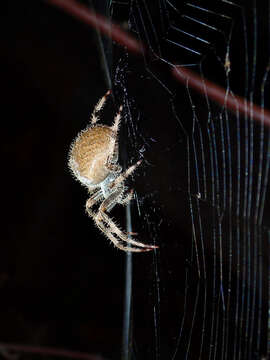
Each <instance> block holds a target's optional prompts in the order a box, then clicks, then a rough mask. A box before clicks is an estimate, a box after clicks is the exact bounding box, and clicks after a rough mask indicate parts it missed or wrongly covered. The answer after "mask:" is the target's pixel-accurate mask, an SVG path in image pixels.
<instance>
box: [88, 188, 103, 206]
mask: <svg viewBox="0 0 270 360" xmlns="http://www.w3.org/2000/svg"><path fill="white" fill-rule="evenodd" d="M102 197H103V193H102V190H98V191H97V192H95V193H94V194H93V195H92V196H91V197H90V198H89V199H88V200H87V201H86V205H85V206H86V209H87V208H91V207H92V206H93V205H95V203H97V202H98V201H100V200H101V199H102Z"/></svg>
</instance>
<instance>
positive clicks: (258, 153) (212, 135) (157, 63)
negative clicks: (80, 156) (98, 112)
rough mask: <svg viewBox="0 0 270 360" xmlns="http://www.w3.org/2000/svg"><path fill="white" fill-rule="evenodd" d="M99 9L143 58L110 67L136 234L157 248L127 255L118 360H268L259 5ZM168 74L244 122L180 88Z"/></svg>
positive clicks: (269, 150) (268, 143) (268, 150)
mask: <svg viewBox="0 0 270 360" xmlns="http://www.w3.org/2000/svg"><path fill="white" fill-rule="evenodd" d="M110 11H111V15H112V17H113V19H114V20H117V21H122V22H123V23H124V24H125V25H126V26H127V27H128V28H129V30H130V31H131V32H132V33H133V34H134V35H135V36H136V37H137V38H139V39H140V40H141V41H142V42H143V43H145V44H146V45H147V47H148V48H149V49H150V51H148V52H145V53H144V58H143V59H139V58H134V57H131V56H128V54H127V53H126V52H125V51H123V50H119V49H118V50H116V53H115V56H114V59H115V64H114V66H115V67H114V72H113V73H114V86H115V91H116V94H117V98H119V99H123V100H121V101H123V103H124V109H125V117H124V121H125V123H126V126H125V129H124V130H122V131H123V132H124V131H126V133H123V134H122V135H123V136H121V138H122V139H123V140H122V141H123V143H122V146H121V148H122V149H124V150H122V158H124V159H125V161H127V162H128V163H129V162H130V164H131V163H133V162H135V161H136V160H137V159H138V158H143V159H144V165H143V166H142V167H141V170H140V171H138V173H139V174H140V175H138V176H137V177H136V179H135V182H136V191H137V197H136V199H137V202H136V205H134V207H133V208H132V219H133V220H132V221H133V227H134V231H138V232H139V236H140V240H144V241H145V242H147V241H148V242H149V243H151V244H158V245H159V246H160V249H159V250H158V251H156V252H153V253H151V254H148V255H146V256H136V257H133V264H134V266H133V305H132V309H133V325H132V336H131V338H132V339H131V342H132V346H131V348H132V351H130V353H129V358H133V357H134V358H136V359H171V360H174V359H211V360H212V359H235V360H236V359H264V358H265V359H266V358H267V356H268V355H269V353H270V345H269V327H270V326H269V322H270V318H269V240H270V231H269V226H270V220H269V219H270V217H269V210H270V201H269V181H268V180H269V166H270V129H269V127H266V126H265V125H264V123H263V122H259V121H255V120H254V117H253V107H254V104H257V105H259V106H260V107H261V111H262V114H263V112H264V109H267V108H269V107H270V106H269V105H270V104H269V90H270V83H269V69H270V67H269V66H270V51H269V50H270V49H269V35H270V34H269V32H270V17H269V15H270V3H269V2H258V1H255V0H254V1H249V2H247V1H245V2H242V1H240V0H239V1H233V2H231V1H225V0H224V1H221V0H215V1H207V0H205V1H195V0H191V1H183V2H179V1H176V0H170V1H169V0H157V1H154V2H148V1H146V0H137V1H114V2H112V3H111V8H110ZM173 64H177V65H178V66H180V67H182V66H183V67H186V68H190V69H192V70H194V71H195V72H196V73H197V74H200V75H201V76H202V78H205V79H209V80H211V81H213V82H214V83H216V84H218V85H219V86H222V87H223V88H224V89H225V90H226V94H227V96H231V97H233V98H234V97H235V96H236V95H239V96H242V97H243V98H244V99H245V102H246V104H247V109H248V110H247V111H246V112H245V113H244V114H243V113H241V112H240V110H239V111H234V112H232V111H230V109H229V108H228V106H227V103H226V98H225V100H224V104H223V106H220V105H217V104H216V103H215V102H214V101H213V99H211V98H210V97H209V96H208V95H207V93H206V92H204V93H201V94H198V93H197V92H196V91H195V90H193V89H192V87H190V86H189V83H188V82H186V83H185V84H184V85H183V84H180V83H179V82H177V80H176V79H174V78H173V77H172V74H171V70H172V66H173ZM248 104H249V105H248Z"/></svg>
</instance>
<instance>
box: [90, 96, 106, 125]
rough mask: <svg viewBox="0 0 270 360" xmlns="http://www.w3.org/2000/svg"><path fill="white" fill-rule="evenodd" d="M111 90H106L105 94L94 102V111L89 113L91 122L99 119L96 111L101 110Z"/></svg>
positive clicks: (93, 123) (93, 122)
mask: <svg viewBox="0 0 270 360" xmlns="http://www.w3.org/2000/svg"><path fill="white" fill-rule="evenodd" d="M110 93H111V90H108V91H107V92H106V94H105V95H104V96H103V97H102V98H101V99H100V100H99V101H98V103H97V104H96V106H95V108H94V111H93V113H92V115H91V124H92V125H95V123H96V122H98V121H99V117H98V115H97V114H98V113H99V112H100V111H101V110H102V108H103V106H104V105H105V102H106V100H107V97H108V96H109V95H110Z"/></svg>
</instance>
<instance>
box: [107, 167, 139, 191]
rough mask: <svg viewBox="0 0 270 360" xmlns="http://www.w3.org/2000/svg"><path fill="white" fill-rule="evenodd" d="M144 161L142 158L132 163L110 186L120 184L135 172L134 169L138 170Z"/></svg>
mask: <svg viewBox="0 0 270 360" xmlns="http://www.w3.org/2000/svg"><path fill="white" fill-rule="evenodd" d="M141 163H142V160H139V161H137V162H136V164H134V165H131V166H130V167H129V168H128V169H127V170H126V171H125V172H123V173H122V174H120V175H119V176H118V177H117V178H116V179H114V181H113V182H112V183H111V185H110V187H111V188H113V187H114V186H118V185H119V184H121V183H122V182H123V181H125V180H126V178H127V177H128V176H129V175H130V174H132V173H133V171H135V170H136V168H137V167H138V166H139V165H140V164H141Z"/></svg>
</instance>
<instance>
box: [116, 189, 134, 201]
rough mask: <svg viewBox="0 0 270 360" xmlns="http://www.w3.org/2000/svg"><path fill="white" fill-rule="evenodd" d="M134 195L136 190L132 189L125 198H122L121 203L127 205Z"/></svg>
mask: <svg viewBox="0 0 270 360" xmlns="http://www.w3.org/2000/svg"><path fill="white" fill-rule="evenodd" d="M133 196H134V190H133V189H131V190H130V191H129V193H128V194H127V195H126V196H125V197H124V198H122V200H121V201H119V204H122V205H127V204H128V203H129V202H130V200H132V199H133Z"/></svg>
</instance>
